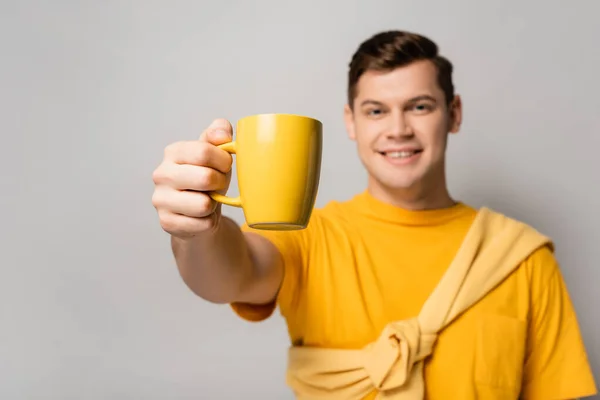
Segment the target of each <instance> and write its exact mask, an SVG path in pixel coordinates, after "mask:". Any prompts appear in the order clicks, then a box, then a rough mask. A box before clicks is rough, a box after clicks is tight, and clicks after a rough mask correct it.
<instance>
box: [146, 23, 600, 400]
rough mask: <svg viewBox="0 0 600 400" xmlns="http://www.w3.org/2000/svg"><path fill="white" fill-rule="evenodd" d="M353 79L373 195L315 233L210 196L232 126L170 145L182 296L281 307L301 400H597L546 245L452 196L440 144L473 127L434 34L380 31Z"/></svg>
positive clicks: (223, 169) (262, 309)
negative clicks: (465, 122) (238, 218)
mask: <svg viewBox="0 0 600 400" xmlns="http://www.w3.org/2000/svg"><path fill="white" fill-rule="evenodd" d="M348 78H349V79H348V103H347V105H346V107H345V113H344V114H345V123H346V127H347V131H348V135H349V137H350V139H352V140H354V141H355V142H356V144H357V149H358V154H359V156H360V159H361V161H362V163H363V165H364V166H365V168H366V169H367V171H368V176H369V179H368V187H367V189H366V190H365V191H364V192H362V193H360V194H358V195H356V196H355V197H353V198H352V199H350V200H348V201H344V202H336V201H333V202H330V203H329V204H328V205H326V206H325V207H323V208H321V209H315V210H314V213H313V216H312V218H311V221H310V224H309V226H308V227H307V228H306V229H305V230H300V231H291V232H290V231H288V232H274V231H253V230H251V229H249V228H248V227H247V226H243V227H242V228H240V227H238V226H237V224H236V223H235V222H233V221H232V220H231V219H229V218H225V217H222V216H221V206H220V205H218V204H215V203H214V202H213V201H211V199H210V198H209V197H208V196H207V195H206V192H208V191H211V190H218V191H220V192H221V193H224V192H226V190H227V188H228V185H229V178H230V169H231V164H232V159H231V156H230V155H229V154H227V153H226V152H225V151H222V150H221V149H218V148H217V147H216V145H218V144H221V143H224V142H227V141H230V140H231V135H232V128H231V125H230V124H229V122H227V121H225V120H215V121H214V122H213V124H212V125H211V126H209V127H208V128H207V129H206V130H205V131H204V132H203V133H202V135H201V137H200V140H197V141H190V142H180V143H175V144H173V145H170V146H168V147H167V149H166V151H165V158H164V161H163V163H162V164H161V165H160V166H159V167H158V168H157V169H156V171H155V173H154V176H153V178H154V182H155V184H156V189H155V192H154V196H153V204H154V206H155V207H156V209H157V211H158V215H159V218H160V222H161V225H162V227H163V229H165V230H166V231H167V232H169V233H170V234H171V237H172V248H173V252H174V255H175V258H176V263H177V266H178V268H179V272H180V274H181V276H182V277H183V279H184V281H185V283H186V284H187V285H188V286H189V288H190V289H191V290H192V291H193V292H195V293H196V294H197V295H198V296H200V297H202V298H203V299H206V300H207V301H210V302H214V303H230V304H231V307H232V308H233V310H234V311H235V312H236V313H237V314H238V315H240V316H241V317H242V318H244V319H247V320H251V321H260V320H264V319H265V318H267V317H269V316H270V315H271V313H272V312H273V310H274V308H275V307H276V305H278V306H279V308H280V310H281V313H282V315H283V316H284V317H285V319H286V321H287V325H288V330H289V335H290V339H291V342H292V347H291V349H290V366H289V371H288V384H290V386H291V387H292V389H293V390H294V392H295V393H296V395H297V396H298V397H299V398H374V397H375V396H377V395H378V394H381V395H382V396H386V398H423V397H426V398H429V399H448V398H456V399H476V398H477V399H510V398H515V399H516V398H524V399H569V398H577V397H582V396H589V395H593V394H595V393H596V387H595V383H594V380H593V376H592V374H591V371H590V367H589V364H588V361H587V358H586V352H585V348H584V345H583V343H582V339H581V335H580V331H579V327H578V322H577V319H576V315H575V312H574V310H573V306H572V304H571V301H570V299H569V295H568V292H567V289H566V287H565V283H564V281H563V279H562V277H561V272H560V269H559V266H558V265H557V262H556V260H555V258H554V255H553V244H552V243H551V242H550V240H549V239H546V238H545V237H543V236H542V235H541V234H538V233H537V232H535V231H534V230H533V229H532V228H529V227H526V226H524V224H520V223H519V222H518V221H513V220H511V219H508V218H505V217H503V216H501V215H499V214H494V213H493V212H488V213H486V212H484V211H482V210H475V209H473V208H471V207H470V206H468V205H466V204H464V203H462V202H460V201H457V200H455V199H453V198H452V197H451V195H450V193H449V190H448V187H447V185H446V178H445V150H446V142H447V138H448V135H449V134H454V133H457V132H458V131H459V128H460V124H461V118H462V104H461V99H460V97H459V96H458V95H456V94H455V93H454V87H453V83H452V64H451V63H450V62H449V61H448V60H447V59H446V58H444V57H442V56H440V55H439V54H438V48H437V45H436V44H435V43H434V42H432V41H431V40H429V39H428V38H426V37H423V36H421V35H417V34H414V33H410V32H401V31H392V32H383V33H380V34H377V35H375V36H373V37H371V38H369V39H368V40H366V41H365V42H364V43H362V44H361V45H360V47H359V48H358V50H357V51H356V53H355V54H354V56H353V58H352V61H351V63H350V69H349V76H348ZM500 226H501V227H500ZM476 228H477V229H476ZM486 232H487V233H486ZM506 232H513V233H511V235H512V236H510V235H508V234H506ZM486 235H487V236H486ZM502 235H504V236H506V238H504V239H506V240H507V241H505V242H502V240H500V239H501V238H502V237H504V236H502ZM509 236H510V238H511V239H510V240H512V242H510V241H508V240H509V239H508V237H509ZM528 241H529V242H528ZM502 243H504V244H502ZM526 243H529V244H526ZM528 246H529V247H528ZM517 248H519V249H520V250H519V251H521V254H520V255H517V256H515V257H513V259H512V260H513V261H512V264H514V265H510V262H508V261H506V259H510V258H511V254H515V252H516V251H517V250H516V249H517ZM481 249H483V250H481ZM486 249H488V250H486ZM498 249H501V251H498ZM494 251H496V254H495V253H494ZM465 254H466V255H465ZM469 254H471V256H469ZM461 257H462V258H461ZM459 259H461V261H457V260H459ZM482 260H483V261H482ZM514 260H518V262H517V261H514ZM502 265H503V267H502V268H505V267H507V265H508V268H509V269H507V270H506V271H507V272H503V273H502V274H503V275H499V272H498V271H500V270H501V266H502ZM486 268H487V269H486ZM457 271H458V272H457ZM460 271H462V272H460ZM461 274H462V275H461ZM478 274H479V275H478ZM496 275H497V277H496V278H494V279H496V281H494V282H495V283H492V284H490V283H489V282H488V281H487V279H488V278H490V277H492V276H496ZM451 276H453V277H454V278H456V279H454V278H451ZM476 277H478V278H476ZM453 279H454V280H453ZM476 279H479V280H476ZM490 279H491V278H490ZM469 282H471V284H470V286H469ZM473 282H483V283H481V284H479V283H473ZM485 285H488V287H487V288H486V289H485V290H484V288H483V287H484V286H485ZM479 286H481V288H479ZM477 291H479V292H481V293H475V292H477ZM434 292H435V295H434V294H433V293H434ZM434 298H435V300H434ZM461 299H462V300H461ZM465 299H470V300H469V301H466V300H465ZM435 301H437V303H435ZM460 301H463V305H462V306H458V305H457V304H458V303H459V302H460ZM461 307H462V308H461ZM444 310H446V311H444ZM436 313H437V314H439V315H437V316H436ZM417 316H418V317H417ZM450 316H451V317H450ZM431 321H436V322H431ZM393 349H395V350H393ZM384 364H385V365H384ZM403 396H404V397H403Z"/></svg>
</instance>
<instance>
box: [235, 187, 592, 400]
mask: <svg viewBox="0 0 600 400" xmlns="http://www.w3.org/2000/svg"><path fill="white" fill-rule="evenodd" d="M475 214H476V210H475V209H473V208H471V207H469V206H467V205H465V204H463V203H459V204H457V205H455V206H453V207H450V208H447V209H441V210H427V211H408V210H403V209H400V208H397V207H394V206H392V205H389V204H386V203H383V202H380V201H379V200H377V199H375V198H374V197H372V196H371V195H370V194H369V193H368V192H367V191H365V192H363V193H361V194H359V195H357V196H355V197H354V198H352V199H351V200H349V201H345V202H331V203H329V204H328V205H327V206H325V207H323V208H321V209H315V210H314V213H313V217H312V218H311V222H310V224H309V226H308V227H307V228H306V229H305V230H301V231H287V232H275V231H258V230H251V229H250V228H248V227H247V226H244V227H243V229H244V230H246V231H252V232H255V233H259V234H261V235H263V236H265V237H267V238H268V239H270V240H271V241H272V242H273V243H274V244H275V245H276V247H277V248H278V249H279V251H280V252H281V254H282V256H283V259H284V266H285V276H284V280H283V283H282V286H281V289H280V292H279V294H278V298H277V304H278V305H279V308H280V311H281V314H282V315H283V317H284V318H285V319H286V321H287V326H288V332H289V336H290V339H291V342H292V344H294V345H309V346H318V347H329V348H349V349H352V348H360V347H363V346H364V345H366V344H367V343H369V342H371V341H374V340H376V339H377V337H378V336H379V334H380V333H381V330H382V329H383V327H384V326H385V325H386V324H387V323H389V322H391V321H396V320H403V319H408V318H412V317H415V316H417V315H418V314H419V312H420V310H421V307H422V305H423V303H424V302H425V300H426V299H427V298H428V297H429V295H430V294H431V292H432V291H433V289H434V288H435V286H436V285H437V284H438V282H439V280H440V279H441V277H442V275H443V274H444V272H445V271H446V268H447V267H448V266H449V264H450V262H451V261H452V259H453V257H454V255H455V254H456V252H457V250H458V248H459V246H460V244H461V241H462V239H463V238H464V236H465V235H466V233H467V231H468V229H469V227H470V225H471V223H472V221H473V220H474V218H475ZM232 308H233V309H234V311H235V312H236V313H237V314H238V315H240V316H241V317H242V318H244V319H247V320H250V321H260V320H263V319H266V318H267V317H269V316H270V315H271V313H272V312H273V310H274V308H275V304H268V305H264V306H254V305H247V304H232ZM424 378H425V390H426V396H427V398H428V399H432V400H435V399H449V398H455V399H517V398H523V399H540V400H541V399H544V400H545V399H550V398H556V399H568V398H576V397H582V396H586V395H591V394H594V393H596V387H595V383H594V378H593V376H592V373H591V370H590V366H589V363H588V360H587V356H586V351H585V348H584V344H583V342H582V338H581V334H580V330H579V326H578V322H577V318H576V315H575V312H574V310H573V306H572V303H571V301H570V299H569V294H568V292H567V289H566V287H565V283H564V281H563V278H562V276H561V272H560V270H559V266H558V265H557V262H556V260H555V258H554V255H553V254H552V251H551V250H550V249H549V248H542V249H540V250H538V251H536V252H535V253H533V254H532V255H531V256H530V257H529V258H528V259H527V260H526V261H525V262H524V263H523V264H522V265H521V266H520V267H519V268H517V269H516V271H515V272H514V273H513V274H511V275H510V276H509V277H508V278H507V279H506V280H505V281H503V282H502V284H500V285H499V286H498V287H497V288H495V289H494V290H493V291H492V292H490V293H489V294H488V295H487V296H485V297H484V298H483V299H482V300H481V301H479V302H478V303H477V304H475V305H474V306H473V307H471V308H470V309H469V310H467V311H466V312H465V313H464V314H463V315H461V316H460V317H459V318H457V319H456V320H455V321H454V322H453V323H452V324H450V326H448V327H447V328H446V329H444V330H443V331H442V332H441V333H440V334H439V337H438V341H437V342H436V345H435V347H434V350H433V354H432V356H431V357H429V358H428V359H427V360H426V362H425V372H424Z"/></svg>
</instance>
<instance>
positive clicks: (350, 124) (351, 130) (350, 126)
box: [344, 104, 356, 140]
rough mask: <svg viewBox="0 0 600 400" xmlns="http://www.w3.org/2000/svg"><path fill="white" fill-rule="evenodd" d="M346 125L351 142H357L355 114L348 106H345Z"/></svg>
mask: <svg viewBox="0 0 600 400" xmlns="http://www.w3.org/2000/svg"><path fill="white" fill-rule="evenodd" d="M344 123H345V124H346V132H347V133H348V137H349V138H350V139H351V140H356V131H355V127H354V112H353V111H352V109H351V108H350V106H349V105H348V104H346V105H345V106H344Z"/></svg>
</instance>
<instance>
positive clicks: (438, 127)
mask: <svg viewBox="0 0 600 400" xmlns="http://www.w3.org/2000/svg"><path fill="white" fill-rule="evenodd" d="M413 127H414V128H415V131H416V132H417V133H418V135H417V136H418V138H419V140H420V142H421V143H422V144H423V145H425V146H427V147H429V148H430V149H431V150H433V152H434V153H436V154H437V153H439V152H440V150H441V151H443V148H444V145H445V142H446V136H447V129H446V124H445V122H444V121H443V120H442V119H440V118H435V119H434V118H431V119H429V118H423V119H419V120H416V121H414V124H413Z"/></svg>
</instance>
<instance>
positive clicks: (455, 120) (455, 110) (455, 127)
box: [448, 95, 462, 133]
mask: <svg viewBox="0 0 600 400" xmlns="http://www.w3.org/2000/svg"><path fill="white" fill-rule="evenodd" d="M449 112H450V126H449V128H448V130H449V132H450V133H458V131H459V130H460V125H461V123H462V99H461V97H460V96H459V95H456V96H454V99H453V100H452V102H451V103H450V110H449Z"/></svg>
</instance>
